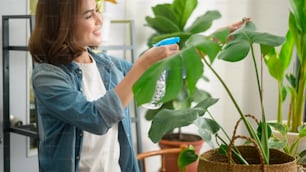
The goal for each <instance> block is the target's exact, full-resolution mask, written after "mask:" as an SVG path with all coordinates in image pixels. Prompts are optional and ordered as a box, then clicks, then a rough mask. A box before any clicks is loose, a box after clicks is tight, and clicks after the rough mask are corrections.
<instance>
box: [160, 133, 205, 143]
mask: <svg viewBox="0 0 306 172" xmlns="http://www.w3.org/2000/svg"><path fill="white" fill-rule="evenodd" d="M162 139H163V140H168V141H183V142H193V141H199V140H202V138H201V137H200V136H198V135H194V134H187V133H169V134H166V135H164V136H163V137H162Z"/></svg>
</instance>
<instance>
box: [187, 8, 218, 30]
mask: <svg viewBox="0 0 306 172" xmlns="http://www.w3.org/2000/svg"><path fill="white" fill-rule="evenodd" d="M220 17H221V14H220V13H219V11H207V12H206V13H205V14H203V15H202V16H199V17H197V18H196V20H195V21H194V22H193V23H192V24H191V25H190V26H189V27H188V28H186V30H185V31H186V32H191V33H194V34H195V33H201V32H204V31H206V30H207V29H209V28H210V27H211V25H212V22H213V21H214V20H216V19H219V18H220Z"/></svg>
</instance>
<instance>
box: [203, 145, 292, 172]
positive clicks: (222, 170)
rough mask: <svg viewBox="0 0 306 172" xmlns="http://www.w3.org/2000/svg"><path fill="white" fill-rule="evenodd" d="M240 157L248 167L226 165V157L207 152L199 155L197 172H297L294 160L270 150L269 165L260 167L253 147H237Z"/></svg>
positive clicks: (280, 152) (257, 155) (216, 152)
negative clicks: (245, 161) (246, 162)
mask: <svg viewBox="0 0 306 172" xmlns="http://www.w3.org/2000/svg"><path fill="white" fill-rule="evenodd" d="M237 148H238V149H239V151H240V153H241V154H242V156H243V157H244V158H245V159H246V160H247V161H248V163H249V164H250V165H242V164H232V165H230V164H229V163H228V158H227V157H226V156H222V155H219V153H218V150H217V149H213V150H210V151H207V152H205V153H203V154H202V155H201V157H203V158H204V159H205V160H204V159H203V158H200V161H199V166H198V172H262V171H264V172H297V165H296V161H295V158H293V157H292V156H290V155H288V154H286V153H284V152H282V151H279V150H276V149H271V150H270V163H269V165H264V167H263V166H262V164H263V162H260V157H259V156H260V155H259V154H258V152H257V150H256V149H255V147H254V146H237Z"/></svg>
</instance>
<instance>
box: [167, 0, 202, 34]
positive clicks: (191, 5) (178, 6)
mask: <svg viewBox="0 0 306 172" xmlns="http://www.w3.org/2000/svg"><path fill="white" fill-rule="evenodd" d="M197 5H198V1H197V0H188V1H186V0H174V1H173V4H172V8H173V11H174V13H175V14H176V15H177V18H178V19H179V27H180V28H181V29H182V30H183V29H184V27H185V25H186V23H187V21H188V19H189V17H190V16H191V14H192V12H193V11H194V9H195V8H196V6H197Z"/></svg>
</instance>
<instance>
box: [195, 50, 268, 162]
mask: <svg viewBox="0 0 306 172" xmlns="http://www.w3.org/2000/svg"><path fill="white" fill-rule="evenodd" d="M198 53H199V54H200V57H202V60H203V61H204V63H205V64H206V65H207V66H208V67H209V69H210V70H211V71H212V72H213V73H214V74H215V75H216V77H217V78H218V79H219V81H220V82H221V84H222V85H223V87H224V89H225V90H226V92H227V93H228V95H229V97H230V98H231V100H232V102H233V103H234V106H235V107H236V109H237V111H238V113H239V114H240V116H241V118H242V120H243V122H244V123H245V126H246V128H247V130H248V132H249V134H250V136H251V138H253V139H254V140H255V141H256V143H257V144H258V146H259V148H260V150H261V152H262V153H263V157H264V160H265V163H266V164H269V157H268V156H267V155H266V152H265V151H264V149H263V146H262V144H261V142H260V140H259V138H258V136H257V134H256V132H255V130H254V128H253V127H252V126H251V124H250V122H249V121H248V120H247V119H246V117H245V116H244V114H243V113H242V111H241V109H240V108H239V106H238V104H237V102H236V100H235V98H234V97H233V95H232V93H231V92H230V90H229V89H228V87H227V86H226V84H225V83H224V81H223V80H222V78H221V77H220V76H219V75H218V73H217V72H216V71H215V70H214V69H213V68H212V66H211V65H210V64H209V63H208V61H207V60H206V59H205V56H202V54H201V52H199V51H198Z"/></svg>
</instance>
